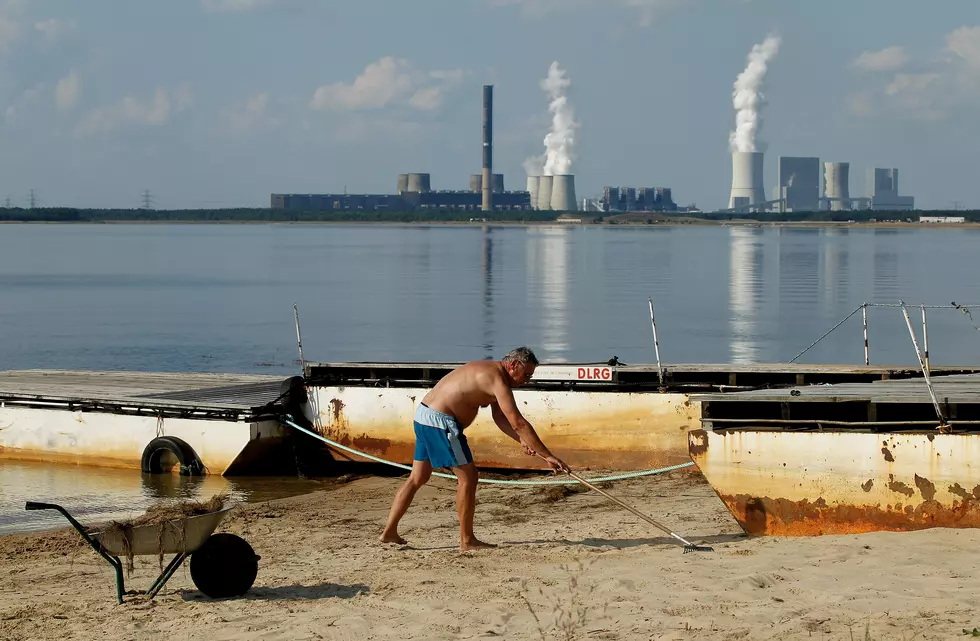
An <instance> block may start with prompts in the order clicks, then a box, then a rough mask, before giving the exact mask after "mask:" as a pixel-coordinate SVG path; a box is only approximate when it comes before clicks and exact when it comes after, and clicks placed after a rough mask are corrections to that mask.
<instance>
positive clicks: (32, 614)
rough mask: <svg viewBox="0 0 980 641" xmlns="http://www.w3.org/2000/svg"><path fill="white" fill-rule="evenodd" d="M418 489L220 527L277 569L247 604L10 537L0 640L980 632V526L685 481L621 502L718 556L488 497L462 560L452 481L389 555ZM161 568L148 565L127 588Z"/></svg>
mask: <svg viewBox="0 0 980 641" xmlns="http://www.w3.org/2000/svg"><path fill="white" fill-rule="evenodd" d="M399 482H400V481H399V479H396V478H364V479H358V480H355V481H352V482H350V483H347V484H341V485H337V486H336V487H334V488H333V489H329V490H326V491H322V492H318V493H315V494H311V495H306V496H302V497H293V498H291V499H286V500H279V501H274V502H270V503H262V504H254V505H246V506H242V507H241V508H240V509H236V510H235V512H234V513H233V515H232V516H230V517H229V518H228V519H226V521H224V522H223V523H222V525H221V526H220V527H219V531H230V532H234V533H237V534H241V535H243V536H244V537H245V538H246V539H247V540H248V541H249V542H250V543H251V544H252V546H253V547H254V548H255V550H256V552H257V553H258V554H259V555H261V557H262V559H261V561H260V562H259V575H258V578H257V579H256V582H255V585H254V586H253V588H252V590H251V591H250V592H249V593H248V594H247V595H246V596H244V597H242V598H237V599H227V600H218V601H215V600H210V599H208V598H207V597H205V596H203V595H202V594H201V593H200V592H199V591H198V590H197V589H196V588H195V587H194V584H193V582H192V581H191V578H190V573H189V570H188V568H187V564H185V565H184V567H182V568H181V569H180V570H179V571H178V572H177V574H176V575H175V576H174V577H173V579H171V581H170V582H169V583H168V584H167V586H166V588H165V589H164V590H163V591H162V592H161V593H160V595H158V596H157V598H156V599H155V600H154V601H152V602H148V601H146V600H145V599H143V598H142V597H140V596H138V595H136V594H130V595H127V603H126V604H124V605H118V604H117V603H116V601H115V590H114V583H113V572H112V570H111V568H110V567H109V566H108V564H106V563H105V562H104V561H102V559H101V558H99V557H98V556H97V555H96V554H95V553H94V551H92V550H91V548H88V547H87V546H79V545H78V542H77V541H78V537H77V535H75V534H74V531H73V530H66V531H59V532H51V533H41V534H31V535H8V536H5V537H0V561H2V568H3V569H2V571H0V638H2V639H96V638H98V639H158V638H167V639H168V640H170V641H177V640H180V639H189V640H190V639H193V640H195V641H197V640H199V639H245V640H253V639H255V640H258V639H290V640H299V639H351V640H354V639H357V640H361V639H398V640H400V641H401V640H405V639H497V638H506V639H518V640H519V639H542V638H546V639H851V638H853V639H861V640H864V639H875V640H878V639H913V638H914V639H952V638H967V637H966V636H965V635H964V634H963V630H964V629H968V630H972V629H973V628H974V627H980V609H978V605H980V597H978V596H977V591H976V568H977V567H978V563H977V561H978V556H980V552H978V551H977V550H980V531H978V530H946V529H934V530H926V531H920V532H912V533H873V534H865V535H854V536H827V537H814V538H753V539H750V538H746V537H744V536H742V535H741V531H740V530H739V528H738V526H737V524H736V523H735V522H734V520H732V518H731V517H730V515H729V514H728V512H727V511H726V510H725V509H724V506H723V505H722V504H721V502H720V501H719V500H718V499H717V497H716V496H715V495H714V493H713V492H712V491H711V488H710V487H708V486H707V484H705V483H704V481H703V480H702V479H701V477H700V476H699V475H697V473H691V472H688V471H681V472H674V473H671V474H670V475H664V476H660V477H651V478H646V479H638V480H634V481H629V482H624V483H616V484H614V485H613V487H612V489H610V490H608V491H610V492H612V493H614V494H615V495H617V496H619V497H620V498H622V499H624V500H626V501H627V502H628V503H631V504H633V505H634V506H636V507H637V508H638V509H640V510H641V511H643V512H646V513H647V514H649V515H651V516H652V517H654V518H656V519H658V520H660V521H662V522H664V523H667V524H669V525H670V526H671V527H674V528H676V531H678V532H679V533H680V534H682V535H684V536H686V537H688V538H691V539H694V540H696V541H698V542H707V543H709V544H710V545H713V546H714V552H703V553H689V554H684V553H683V551H682V549H681V547H680V546H678V545H676V544H674V543H671V539H669V538H667V537H665V536H663V535H662V533H660V532H659V531H658V530H656V529H654V528H653V527H652V526H650V525H649V524H647V523H646V522H644V521H642V520H641V519H639V518H637V517H635V516H634V515H632V514H630V513H628V512H626V511H624V510H623V509H622V508H620V507H618V506H616V505H615V504H613V503H610V502H609V501H608V500H606V499H605V498H603V497H602V496H600V495H598V494H596V493H593V492H577V493H570V494H568V495H567V496H561V495H558V496H556V495H554V493H552V495H550V496H549V495H548V494H546V493H545V492H544V491H542V490H540V489H512V488H499V487H490V486H481V489H480V492H479V495H478V498H479V501H480V504H479V505H478V507H477V516H476V521H477V534H478V535H479V536H481V537H482V538H483V539H484V540H487V541H489V542H493V543H499V544H500V547H498V548H496V549H493V550H486V551H479V552H466V553H460V552H459V551H458V538H457V537H458V531H457V522H456V513H455V503H454V497H455V493H454V487H453V482H452V481H447V480H442V479H433V481H432V483H431V484H430V486H428V487H427V488H425V489H423V491H421V492H420V493H419V495H418V496H417V498H416V503H415V504H414V505H413V507H412V509H411V510H410V511H409V513H408V515H407V516H406V517H405V520H404V521H403V527H402V535H403V536H405V537H406V538H407V539H408V540H409V545H408V546H405V547H399V546H382V545H380V544H379V543H378V542H377V537H378V534H379V532H380V530H381V527H382V525H383V523H384V519H385V516H386V514H387V509H388V506H389V502H390V499H391V496H392V494H393V492H394V490H395V488H396V487H397V485H398V483H399ZM556 499H557V500H556ZM168 560H169V557H168ZM158 572H159V569H158V568H157V559H156V558H155V557H137V558H136V571H135V572H134V574H133V576H132V577H131V578H129V579H128V580H127V589H129V590H133V589H143V590H145V589H146V588H147V587H148V586H149V584H150V582H151V581H152V580H153V579H154V578H155V577H156V575H157V573H158ZM532 610H533V613H532ZM556 619H557V620H556Z"/></svg>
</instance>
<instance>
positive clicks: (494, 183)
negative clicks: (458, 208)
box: [470, 174, 504, 194]
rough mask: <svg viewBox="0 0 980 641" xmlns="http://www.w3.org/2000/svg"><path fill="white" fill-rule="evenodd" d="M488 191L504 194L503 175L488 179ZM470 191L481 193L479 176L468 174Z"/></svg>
mask: <svg viewBox="0 0 980 641" xmlns="http://www.w3.org/2000/svg"><path fill="white" fill-rule="evenodd" d="M490 190H491V191H492V192H493V193H495V194H502V193H503V192H504V175H503V174H493V177H492V178H491V179H490ZM470 191H475V192H476V193H481V192H482V191H483V176H481V175H480V174H470Z"/></svg>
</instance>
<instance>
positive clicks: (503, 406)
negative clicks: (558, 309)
mask: <svg viewBox="0 0 980 641" xmlns="http://www.w3.org/2000/svg"><path fill="white" fill-rule="evenodd" d="M537 365H538V359H537V358H536V357H535V356H534V352H532V351H531V350H530V349H528V348H527V347H518V348H517V349H514V350H512V351H511V352H510V353H509V354H507V356H505V357H504V358H503V360H501V361H499V362H495V361H474V362H471V363H467V364H465V365H462V366H460V367H459V368H457V369H455V370H453V371H452V372H450V373H449V374H447V375H446V376H444V377H443V378H442V379H441V380H440V381H439V382H438V383H436V386H435V387H433V388H432V390H430V391H429V393H428V394H426V395H425V398H423V399H422V403H421V404H420V405H419V406H418V408H416V411H415V456H414V461H413V462H412V472H411V474H410V475H409V477H408V480H406V481H405V483H404V484H403V485H402V486H401V487H400V488H399V489H398V492H397V493H396V494H395V500H394V502H393V503H392V506H391V513H390V514H389V515H388V524H387V525H386V526H385V529H384V532H383V533H382V534H381V542H382V543H401V544H404V543H405V539H403V538H402V537H400V536H399V535H398V522H399V521H400V520H401V518H402V516H404V514H405V512H406V511H407V510H408V506H409V505H411V503H412V499H413V498H415V493H416V492H418V491H419V488H421V487H422V486H423V485H425V484H426V482H427V481H428V480H429V477H430V476H431V474H432V468H433V467H449V468H452V470H453V473H454V474H455V475H456V479H457V480H458V483H459V485H458V488H457V490H456V511H457V513H458V515H459V548H460V550H463V551H466V550H475V549H480V548H492V547H496V546H495V545H491V544H489V543H483V542H482V541H480V540H478V539H477V538H476V535H475V534H473V512H474V509H475V508H476V484H477V478H478V477H479V474H478V473H477V470H476V466H475V465H474V464H473V455H472V454H471V453H470V448H469V446H468V445H467V444H466V436H464V435H463V430H464V429H465V428H467V427H469V425H470V424H471V423H472V422H473V420H474V419H475V418H476V414H477V412H479V411H480V408H481V407H486V406H488V405H489V406H490V411H491V413H492V415H493V421H494V423H496V424H497V427H499V428H500V430H501V431H502V432H503V433H504V434H506V435H507V436H509V437H511V438H512V439H514V440H515V441H517V442H518V443H520V444H521V445H522V446H524V451H525V452H527V453H528V455H530V456H534V455H535V454H540V455H541V457H542V458H543V459H544V460H545V461H547V462H548V465H550V466H551V468H552V470H554V471H555V472H567V471H570V470H569V468H568V466H567V465H565V463H564V462H563V461H562V460H561V459H559V458H558V457H556V456H555V455H553V454H552V453H551V452H550V451H549V450H548V448H547V447H545V445H544V443H542V442H541V439H539V438H538V435H537V434H536V433H535V432H534V428H533V427H531V424H530V423H528V422H527V420H525V419H524V417H523V416H521V413H520V411H519V410H518V409H517V403H516V402H515V401H514V392H513V390H512V388H514V387H520V386H521V385H524V384H526V383H527V382H528V381H529V380H531V376H533V375H534V369H535V368H536V367H537Z"/></svg>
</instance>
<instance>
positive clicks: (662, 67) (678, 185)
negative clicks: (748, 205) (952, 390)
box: [0, 0, 980, 209]
mask: <svg viewBox="0 0 980 641" xmlns="http://www.w3.org/2000/svg"><path fill="white" fill-rule="evenodd" d="M770 35H772V36H775V37H777V38H778V40H779V47H778V53H776V54H775V55H774V56H773V57H772V58H771V59H770V60H769V61H768V63H767V69H766V73H765V74H764V79H763V81H762V84H761V86H760V91H761V94H762V95H763V96H764V101H763V104H762V106H761V108H759V109H758V114H759V117H760V119H761V124H760V125H759V129H758V131H757V134H756V139H757V144H758V145H759V146H760V149H761V148H764V149H765V151H766V160H765V188H766V190H767V192H771V190H772V188H773V185H774V183H775V180H776V159H777V157H778V156H780V155H785V156H817V157H819V158H820V159H821V161H840V162H850V168H851V173H850V183H851V195H852V196H861V195H865V194H866V188H865V183H866V180H865V174H866V171H867V169H868V168H871V167H896V168H898V169H899V177H900V182H899V190H900V193H901V194H903V195H912V196H915V197H916V205H917V206H918V207H920V208H928V209H935V208H953V207H959V208H967V207H975V208H980V180H978V177H980V173H978V169H980V118H978V117H977V113H978V108H980V3H978V2H977V0H944V1H943V2H929V3H927V2H921V0H824V1H822V2H791V1H788V0H386V1H381V0H168V1H167V2H159V1H158V2H149V1H146V0H126V1H125V2H120V1H119V0H113V1H109V0H85V1H84V2H79V1H78V0H43V1H42V0H0V101H2V104H0V204H3V203H4V202H5V201H6V200H7V199H9V202H10V204H11V205H13V206H26V205H27V204H28V202H29V193H30V191H31V190H32V189H33V190H35V191H34V193H35V198H36V201H35V202H36V204H37V206H45V207H53V206H76V207H126V208H128V207H138V206H140V205H141V204H142V202H143V194H144V190H148V191H149V193H150V195H151V198H152V203H153V205H154V206H155V207H157V208H161V209H166V208H192V207H239V206H244V207H266V206H268V204H269V198H270V194H271V193H297V192H298V193H338V192H341V193H342V192H344V191H345V190H346V191H347V192H348V193H392V192H394V191H395V188H396V180H397V174H399V173H409V172H428V173H430V174H431V180H432V188H433V189H466V188H467V186H468V177H469V175H470V174H471V173H479V171H480V164H481V135H482V133H481V123H480V119H481V101H482V89H481V87H482V85H484V84H493V85H494V98H495V100H494V129H495V132H494V133H495V137H494V170H495V172H497V173H504V174H505V186H506V187H507V188H508V189H523V188H525V184H526V173H525V169H524V163H525V161H526V160H527V159H528V158H531V157H534V156H541V155H542V154H543V153H544V151H545V143H544V140H545V136H546V135H548V133H549V130H550V128H551V126H552V113H550V112H549V102H550V100H551V99H552V97H553V96H549V94H548V92H547V91H546V90H545V89H544V87H543V84H542V83H543V81H544V80H545V78H546V77H547V76H548V74H549V68H550V67H551V65H552V64H553V63H557V66H558V68H559V69H560V70H561V71H562V72H563V73H564V77H565V79H566V80H567V87H566V88H565V90H564V100H565V111H564V112H563V118H565V120H564V123H565V128H566V132H567V133H569V136H567V137H566V138H565V143H566V145H565V151H566V153H567V155H568V161H569V163H570V169H569V171H570V172H571V173H573V174H574V175H575V185H576V190H577V195H578V197H579V198H580V199H581V198H582V197H597V196H598V195H599V194H600V193H601V190H602V187H603V186H604V185H622V186H636V187H644V186H646V187H670V188H671V189H672V190H673V195H674V200H675V201H676V202H678V203H679V204H682V205H696V206H699V207H701V208H705V209H714V208H719V207H724V206H726V205H727V201H728V195H729V191H730V188H731V156H730V149H729V136H730V134H731V132H732V131H733V130H734V128H735V107H734V105H733V85H734V83H735V80H736V78H737V77H738V76H739V74H740V73H742V71H743V69H745V67H746V65H747V56H748V55H749V52H750V50H751V49H752V48H753V46H755V45H759V44H761V43H762V42H763V41H764V40H765V39H766V38H767V37H768V36H770Z"/></svg>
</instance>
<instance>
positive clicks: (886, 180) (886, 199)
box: [868, 168, 915, 211]
mask: <svg viewBox="0 0 980 641" xmlns="http://www.w3.org/2000/svg"><path fill="white" fill-rule="evenodd" d="M868 198H870V199H871V209H875V210H886V211H911V210H913V209H915V198H913V197H912V196H899V195H898V170H897V169H880V168H875V169H869V170H868Z"/></svg>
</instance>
